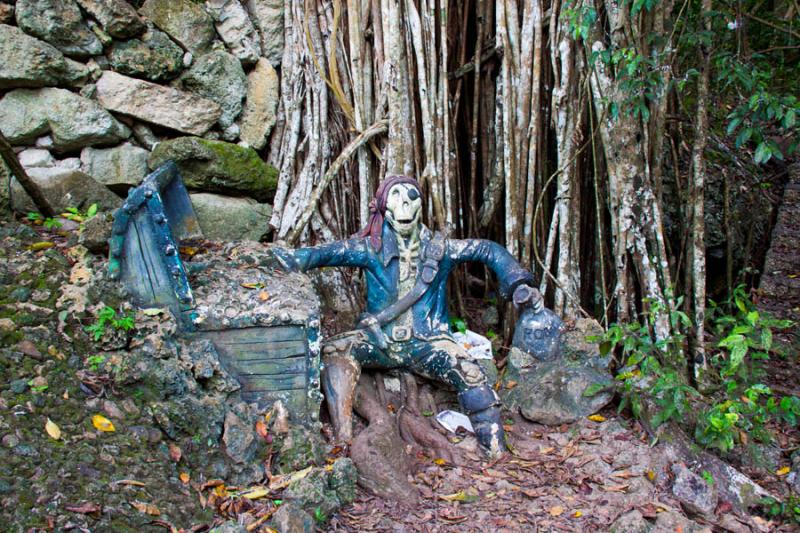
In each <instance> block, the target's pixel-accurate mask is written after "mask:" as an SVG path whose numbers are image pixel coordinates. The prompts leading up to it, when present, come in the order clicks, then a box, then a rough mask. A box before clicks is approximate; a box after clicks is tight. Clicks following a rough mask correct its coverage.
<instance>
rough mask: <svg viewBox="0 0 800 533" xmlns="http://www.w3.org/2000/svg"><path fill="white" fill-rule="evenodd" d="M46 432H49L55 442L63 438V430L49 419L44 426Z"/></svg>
mask: <svg viewBox="0 0 800 533" xmlns="http://www.w3.org/2000/svg"><path fill="white" fill-rule="evenodd" d="M44 430H45V431H47V434H48V435H50V436H51V437H53V438H54V439H55V440H58V439H60V438H61V428H60V427H58V426H57V425H56V423H55V422H53V421H52V420H50V419H49V418H48V419H47V422H46V423H45V425H44Z"/></svg>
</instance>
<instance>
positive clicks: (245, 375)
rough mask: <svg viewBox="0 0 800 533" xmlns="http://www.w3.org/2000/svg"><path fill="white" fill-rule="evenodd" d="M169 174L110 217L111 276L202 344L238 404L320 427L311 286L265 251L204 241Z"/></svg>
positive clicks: (155, 176)
mask: <svg viewBox="0 0 800 533" xmlns="http://www.w3.org/2000/svg"><path fill="white" fill-rule="evenodd" d="M198 237H200V231H199V224H198V223H197V216H196V215H195V212H194V209H193V208H192V204H191V200H190V199H189V195H188V194H187V192H186V188H185V187H184V185H183V183H182V181H181V177H180V174H179V172H178V169H177V167H176V166H175V165H174V164H173V163H172V162H168V163H166V164H164V165H163V166H161V167H159V168H158V169H157V170H156V171H155V172H153V173H152V174H150V175H149V176H147V178H145V179H144V181H143V182H142V184H141V185H139V186H138V187H136V188H134V189H132V190H131V191H130V193H129V195H128V199H127V200H126V201H125V203H124V204H123V206H122V207H121V208H120V209H119V210H118V211H117V213H116V214H115V216H114V227H113V235H112V237H111V240H110V258H109V270H110V273H111V276H112V277H114V278H116V279H118V280H119V281H120V282H121V283H122V284H123V285H124V287H125V288H126V290H127V291H128V292H129V294H130V297H131V299H132V300H133V301H134V303H136V304H137V305H139V306H142V307H153V306H162V307H163V306H166V307H169V308H170V310H171V311H172V312H173V314H175V316H176V317H178V319H179V320H178V321H179V324H180V331H181V335H183V336H186V337H190V338H199V339H208V340H210V341H211V342H212V343H213V344H214V346H215V348H216V349H217V352H218V353H219V356H220V360H221V362H222V364H223V365H224V366H225V367H226V368H227V370H228V371H229V372H230V373H231V374H232V375H234V376H236V378H237V379H238V381H239V383H240V385H241V390H240V394H241V396H242V399H243V400H245V401H247V402H256V403H258V404H259V405H261V406H262V407H267V406H269V405H271V404H272V403H273V402H275V401H276V400H282V401H283V403H284V405H286V406H287V409H288V411H289V415H290V417H291V418H292V419H293V420H295V421H297V422H301V423H304V424H314V423H316V422H317V421H318V417H319V406H320V402H321V400H322V394H321V393H320V359H319V356H320V346H319V344H320V337H319V327H320V321H319V300H318V298H317V295H316V293H315V292H314V289H313V286H312V284H311V280H310V279H309V278H308V277H307V276H305V275H304V274H300V273H293V272H288V271H287V269H285V268H284V266H283V263H282V261H281V260H280V258H279V257H278V256H277V255H276V254H275V253H274V252H273V250H272V249H271V248H270V247H269V246H268V245H263V244H259V243H256V242H232V243H204V246H203V253H201V254H197V255H194V256H193V257H192V258H191V259H188V258H182V257H181V245H182V244H186V243H187V242H191V240H192V239H197V238H198Z"/></svg>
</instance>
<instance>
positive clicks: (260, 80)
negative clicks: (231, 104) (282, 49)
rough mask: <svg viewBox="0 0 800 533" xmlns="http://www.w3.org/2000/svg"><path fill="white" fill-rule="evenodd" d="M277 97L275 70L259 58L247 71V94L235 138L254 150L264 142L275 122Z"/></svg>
mask: <svg viewBox="0 0 800 533" xmlns="http://www.w3.org/2000/svg"><path fill="white" fill-rule="evenodd" d="M279 98H280V80H279V79H278V73H277V72H276V71H275V69H274V68H273V67H272V65H271V64H270V62H269V61H267V60H266V59H264V58H261V59H259V60H258V63H256V68H254V69H253V70H252V71H251V72H250V73H249V74H248V75H247V98H246V100H245V102H244V111H242V120H241V124H240V133H239V138H240V139H242V140H243V141H244V142H246V143H247V144H248V145H250V146H252V147H253V148H255V149H256V150H261V149H262V148H264V146H265V145H266V144H267V136H268V135H269V132H270V131H272V127H273V126H274V125H275V113H276V111H277V108H278V99H279Z"/></svg>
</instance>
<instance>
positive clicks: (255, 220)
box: [189, 193, 272, 241]
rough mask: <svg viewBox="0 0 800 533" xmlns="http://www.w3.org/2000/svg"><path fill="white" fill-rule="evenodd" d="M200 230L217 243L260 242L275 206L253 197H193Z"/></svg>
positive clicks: (216, 195)
mask: <svg viewBox="0 0 800 533" xmlns="http://www.w3.org/2000/svg"><path fill="white" fill-rule="evenodd" d="M189 197H190V198H191V199H192V205H193V206H194V210H195V213H197V220H198V221H199V222H200V229H201V230H202V231H203V236H205V238H206V239H210V240H214V241H257V240H259V239H261V237H262V236H263V235H264V234H265V233H267V231H268V230H269V218H270V217H271V216H272V206H270V205H269V204H260V203H258V202H256V201H255V200H253V199H252V198H234V197H230V196H220V195H218V194H211V193H196V194H190V195H189Z"/></svg>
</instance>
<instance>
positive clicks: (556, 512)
mask: <svg viewBox="0 0 800 533" xmlns="http://www.w3.org/2000/svg"><path fill="white" fill-rule="evenodd" d="M548 512H549V513H550V516H561V515H562V514H563V513H564V508H563V507H561V506H560V505H555V506H553V507H551V508H550V511H548Z"/></svg>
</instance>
